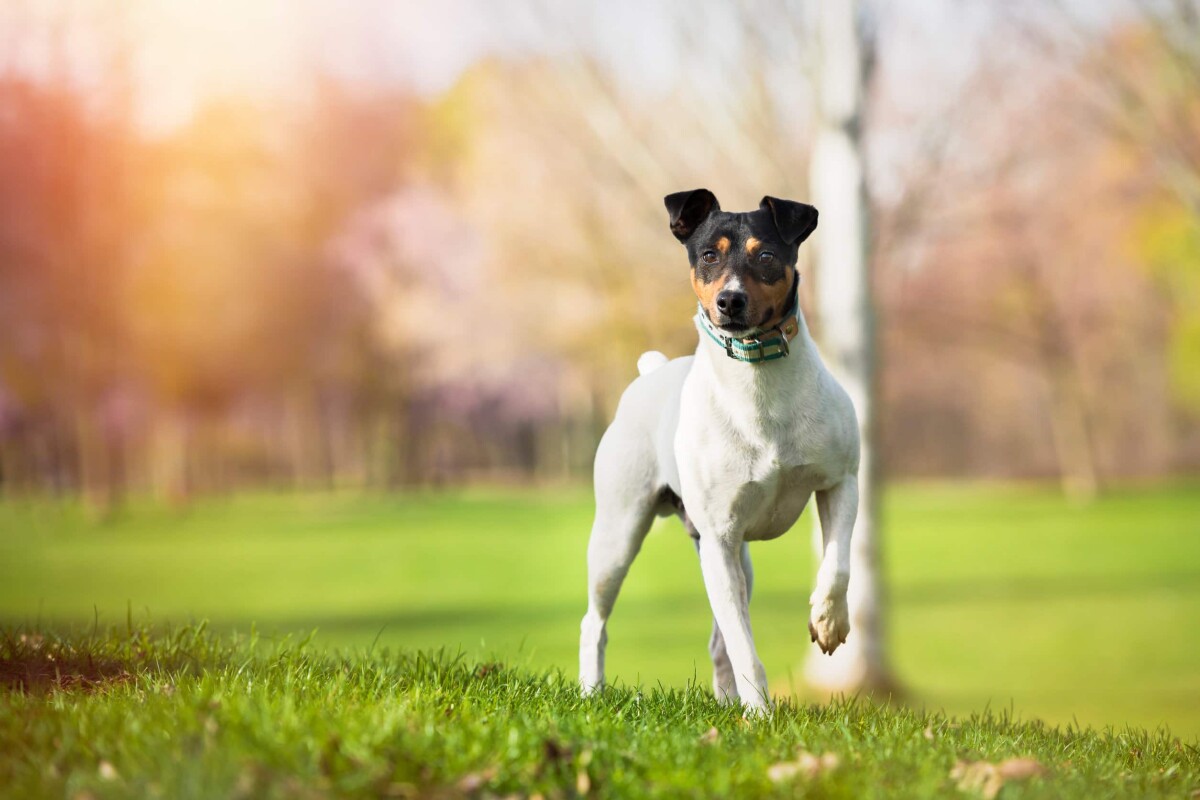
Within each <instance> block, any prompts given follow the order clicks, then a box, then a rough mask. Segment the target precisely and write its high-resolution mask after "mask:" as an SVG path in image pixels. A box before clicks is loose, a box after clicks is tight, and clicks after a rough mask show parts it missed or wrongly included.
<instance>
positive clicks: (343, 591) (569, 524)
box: [0, 483, 1200, 741]
mask: <svg viewBox="0 0 1200 800" xmlns="http://www.w3.org/2000/svg"><path fill="white" fill-rule="evenodd" d="M590 513H591V501H590V498H589V496H588V494H587V493H586V492H585V491H582V490H573V491H555V492H548V491H543V492H535V491H505V492H501V491H479V490H476V491H471V492H467V493H450V494H436V495H419V496H410V497H364V496H360V495H348V494H303V495H291V494H287V495H236V496H233V497H229V498H224V499H211V500H205V501H202V502H198V503H197V504H195V505H194V506H193V507H191V508H190V509H189V510H187V511H186V512H177V511H169V510H166V509H163V508H159V507H154V506H150V505H135V506H133V507H131V508H130V509H128V510H127V511H126V512H125V513H123V514H122V516H120V517H119V518H117V519H115V520H113V521H110V522H108V523H104V524H94V523H91V522H89V521H88V520H87V518H86V515H85V514H84V513H83V512H82V511H81V510H80V509H79V508H77V507H75V506H71V505H50V504H44V503H37V502H32V501H29V502H15V501H10V502H5V503H0V624H7V625H9V626H18V625H25V626H30V627H36V628H39V629H41V630H46V631H57V630H65V629H67V628H68V627H71V626H74V627H76V628H78V627H79V626H81V625H84V626H92V625H93V624H98V626H99V628H100V629H104V628H105V627H106V626H107V625H109V624H113V623H116V624H119V625H121V626H124V625H125V620H126V617H127V615H129V614H132V617H133V619H134V622H135V624H140V623H142V622H145V621H148V620H152V621H155V622H169V623H173V624H176V625H179V624H186V623H188V622H189V621H194V620H197V619H208V620H210V621H211V624H212V626H213V628H214V629H215V630H217V631H219V632H220V633H222V634H227V633H230V632H233V631H240V632H242V633H243V634H245V633H246V632H248V631H249V630H250V628H251V626H252V625H254V626H256V627H257V630H258V631H259V633H260V635H261V636H263V637H281V636H284V635H286V634H288V633H295V632H302V633H307V632H309V631H311V630H313V629H316V630H317V635H316V638H315V639H314V641H313V644H312V647H313V648H315V649H316V651H318V652H319V651H321V650H322V649H330V648H354V647H359V648H366V647H368V646H370V645H371V643H372V642H376V641H377V648H383V647H391V648H393V649H404V650H405V651H413V650H421V649H426V650H427V649H431V648H433V649H436V648H440V647H448V648H449V649H450V650H451V651H457V650H458V649H459V648H461V649H462V650H463V652H464V653H465V654H466V655H467V657H469V658H477V659H491V660H502V661H504V662H505V663H506V664H510V665H513V666H515V667H519V668H526V669H531V670H535V671H541V670H545V669H549V668H559V669H562V670H564V671H565V672H567V673H570V672H572V671H573V670H574V669H575V659H576V646H577V639H576V637H577V631H578V621H579V618H580V616H581V615H582V612H583V587H584V563H583V553H584V548H585V546H586V538H587V530H588V527H589V522H590ZM885 520H886V524H887V543H886V548H887V549H886V554H885V558H886V562H887V574H888V578H889V584H890V594H891V605H890V611H889V622H890V641H891V653H892V658H893V660H894V663H895V666H896V671H897V672H898V674H899V676H900V678H901V680H902V681H903V682H904V683H905V685H906V686H907V688H908V689H909V692H910V698H911V701H912V702H913V703H915V704H916V705H917V706H918V707H926V708H929V709H936V710H942V709H944V710H946V711H947V712H949V713H952V714H959V715H962V714H970V713H973V712H977V711H981V710H984V709H989V708H990V709H993V710H1004V711H1006V712H1010V713H1011V715H1012V716H1013V717H1014V718H1016V719H1018V720H1019V719H1033V718H1041V719H1045V720H1046V721H1047V722H1049V723H1052V724H1072V723H1078V724H1081V725H1098V726H1104V725H1117V726H1123V725H1126V724H1132V725H1137V726H1141V727H1145V728H1149V729H1156V728H1158V727H1159V726H1169V729H1170V731H1171V732H1172V733H1173V734H1174V735H1178V736H1180V737H1181V738H1182V739H1183V740H1184V741H1195V740H1196V739H1197V737H1198V736H1200V669H1197V668H1196V665H1197V664H1200V487H1197V485H1196V484H1194V483H1192V484H1183V485H1177V486H1168V487H1153V488H1145V489H1131V490H1127V491H1121V492H1117V493H1114V494H1112V495H1110V496H1107V497H1105V498H1103V499H1102V500H1100V501H1099V502H1097V503H1096V504H1094V505H1091V506H1088V507H1086V508H1075V507H1072V506H1070V505H1069V504H1067V503H1065V502H1064V501H1062V500H1061V499H1060V498H1059V497H1058V496H1057V495H1056V494H1055V493H1054V492H1053V491H1049V490H1042V489H1039V488H1020V487H994V486H990V487H989V486H976V487H963V486H924V487H920V486H906V487H900V488H898V489H895V490H894V491H892V492H891V493H890V494H889V496H888V498H887V501H886V504H885ZM752 553H753V555H754V558H755V561H756V571H757V587H756V593H755V598H754V601H753V604H752V613H753V616H754V623H755V633H756V639H757V641H758V643H759V645H760V650H761V655H762V656H763V660H764V663H765V664H766V666H767V670H768V674H769V676H770V677H771V680H772V688H773V690H774V691H775V692H776V693H778V694H782V695H788V694H790V693H791V692H792V691H793V690H796V691H801V690H802V681H801V680H800V676H801V665H802V659H803V658H804V657H805V655H806V653H807V652H808V643H807V638H808V637H807V634H806V628H805V623H804V620H805V616H806V613H807V608H806V598H807V594H808V589H809V586H810V581H811V579H810V576H811V573H812V566H811V556H810V552H809V536H808V520H807V519H805V520H802V521H801V523H800V524H799V525H798V527H797V530H796V531H794V532H793V533H792V534H791V535H789V536H786V537H784V538H782V539H780V540H777V541H774V542H767V543H763V544H758V545H755V546H754V547H753V548H752ZM709 625H710V616H709V612H708V608H707V602H706V599H705V596H704V590H703V586H702V584H701V581H700V577H699V569H698V566H697V564H696V560H695V554H694V552H693V551H692V548H691V544H690V542H689V541H688V540H687V539H686V537H685V536H684V535H683V533H682V531H681V529H680V527H679V525H678V523H676V522H675V521H673V520H669V521H663V522H662V523H660V525H659V526H658V527H657V528H656V529H655V531H654V532H652V533H651V536H650V538H649V539H648V541H647V543H646V546H645V548H644V550H643V554H642V555H641V557H640V558H639V560H638V561H637V563H635V565H634V567H633V570H632V572H631V574H630V577H629V579H628V581H627V584H626V589H625V591H624V592H623V594H622V596H621V599H620V601H619V602H618V604H617V609H616V614H615V616H614V618H613V620H612V622H611V624H610V630H609V633H610V638H609V642H610V645H609V674H610V675H615V676H617V677H619V678H620V679H622V680H623V681H624V682H625V683H626V684H629V685H635V684H636V685H641V686H643V687H646V688H652V687H657V686H659V685H660V684H661V685H662V686H665V687H671V688H679V687H683V686H685V685H686V684H687V683H688V682H689V681H692V680H696V681H697V682H699V683H700V684H705V683H707V681H708V676H709V667H708V664H707V654H706V652H705V643H706V641H707V637H708V629H709Z"/></svg>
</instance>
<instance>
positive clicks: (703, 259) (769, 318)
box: [663, 189, 817, 336]
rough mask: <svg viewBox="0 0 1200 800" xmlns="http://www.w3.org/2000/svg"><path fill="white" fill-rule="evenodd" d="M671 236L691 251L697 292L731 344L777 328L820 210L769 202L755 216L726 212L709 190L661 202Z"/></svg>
mask: <svg viewBox="0 0 1200 800" xmlns="http://www.w3.org/2000/svg"><path fill="white" fill-rule="evenodd" d="M663 200H664V202H665V203H666V206H667V212H668V213H669V214H670V215H671V233H673V234H675V238H676V239H678V240H679V241H680V242H682V243H683V244H684V246H685V247H687V252H688V261H689V262H691V265H692V288H693V289H694V290H695V292H696V297H698V298H700V305H701V307H703V309H704V313H705V314H707V315H708V318H709V320H710V321H711V322H712V323H713V324H714V325H716V326H717V327H718V328H721V329H722V330H724V331H725V332H727V333H729V334H731V335H734V336H743V335H751V334H753V333H756V332H758V331H761V330H765V329H767V328H772V327H774V326H776V325H778V324H779V323H780V321H781V320H782V318H783V315H784V313H785V312H786V311H787V310H788V309H789V307H790V306H791V301H792V293H793V292H794V291H795V287H796V255H797V253H798V251H799V249H800V243H801V242H803V241H804V240H805V239H807V238H808V236H809V234H811V233H812V232H813V231H814V230H815V229H816V227H817V210H816V209H815V208H813V207H812V206H809V205H805V204H804V203H796V202H793V201H791V200H779V199H776V198H774V197H764V198H763V199H762V203H761V204H760V205H759V207H758V210H757V211H747V212H741V213H730V212H727V211H722V210H721V206H720V205H719V204H718V203H717V198H716V196H715V195H713V193H712V192H710V191H709V190H708V189H693V190H691V191H689V192H676V193H675V194H669V195H667V196H666V197H665V198H664V199H663Z"/></svg>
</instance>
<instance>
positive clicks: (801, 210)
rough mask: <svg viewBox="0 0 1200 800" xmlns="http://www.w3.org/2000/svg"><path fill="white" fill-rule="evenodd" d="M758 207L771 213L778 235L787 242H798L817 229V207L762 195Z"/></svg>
mask: <svg viewBox="0 0 1200 800" xmlns="http://www.w3.org/2000/svg"><path fill="white" fill-rule="evenodd" d="M758 207H759V208H760V209H762V210H763V211H767V212H769V213H770V214H771V219H773V220H775V227H776V229H778V230H779V235H780V236H782V237H783V240H784V241H785V242H787V243H788V244H800V243H801V242H803V241H804V240H805V239H807V238H808V237H809V234H811V233H812V232H813V231H815V230H816V229H817V209H815V208H814V207H812V206H810V205H805V204H804V203H797V202H794V201H792V200H780V199H779V198H777V197H764V198H763V199H762V203H760V204H759V206H758Z"/></svg>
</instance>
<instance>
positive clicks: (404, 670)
mask: <svg viewBox="0 0 1200 800" xmlns="http://www.w3.org/2000/svg"><path fill="white" fill-rule="evenodd" d="M0 681H2V683H0V754H2V755H0V795H4V796H8V797H22V798H37V797H71V798H81V799H82V798H95V799H96V800H100V799H101V798H122V797H169V798H189V797H287V798H295V797H328V796H339V797H457V796H506V795H510V794H516V795H518V796H534V795H540V796H542V797H546V798H556V797H573V796H584V795H587V796H595V797H793V796H797V795H800V796H812V797H847V798H864V797H897V796H899V797H923V796H935V795H952V796H961V794H960V789H961V790H966V791H967V792H968V795H970V794H974V795H977V796H984V797H987V796H990V795H991V794H994V792H995V791H996V790H999V789H1001V788H1003V795H1002V796H1003V797H1005V798H1009V797H1052V798H1071V797H1080V798H1092V797H1100V796H1103V797H1139V798H1145V797H1183V796H1187V794H1188V793H1189V792H1191V791H1193V790H1194V789H1196V787H1197V786H1200V750H1198V749H1197V748H1196V747H1195V746H1193V745H1188V744H1185V743H1182V742H1180V741H1179V740H1178V739H1174V738H1172V737H1171V736H1169V735H1167V734H1165V733H1162V732H1160V733H1154V734H1151V733H1147V732H1145V731H1139V730H1123V731H1107V732H1103V733H1098V732H1095V731H1092V730H1080V729H1077V728H1069V729H1064V730H1056V729H1051V728H1048V727H1047V726H1045V725H1043V724H1041V723H1037V722H1032V723H1031V722H1017V721H1014V720H1013V719H1012V718H1010V717H1009V716H1008V715H1006V714H1003V713H1001V714H995V713H984V714H975V715H972V716H971V717H969V718H966V719H961V720H955V719H950V718H947V717H945V716H943V715H941V714H929V713H925V712H921V711H916V710H912V709H898V708H887V707H882V706H873V705H870V704H867V703H856V702H853V701H842V702H837V703H833V704H830V705H825V706H815V705H797V704H795V703H792V702H783V703H781V704H780V705H779V707H778V708H777V710H776V711H775V713H774V714H773V715H772V716H771V717H769V718H766V719H761V718H759V719H751V720H744V719H742V717H741V716H740V714H739V712H738V711H737V710H736V709H732V708H729V707H725V706H721V705H718V704H717V703H716V702H715V701H714V700H713V699H712V697H711V695H710V694H709V693H708V692H707V691H705V690H703V689H698V688H696V687H695V686H690V687H684V688H672V689H662V688H652V689H647V690H645V691H637V690H635V689H631V688H622V687H617V688H610V689H608V690H606V691H605V692H604V693H603V694H602V695H601V696H598V697H594V698H587V699H582V698H580V696H579V694H578V692H577V690H576V689H575V686H574V684H573V682H572V681H571V680H570V679H568V678H566V677H564V676H563V675H562V674H561V673H559V672H554V671H551V672H537V671H531V670H527V669H514V668H510V667H507V666H503V665H499V664H494V663H488V662H483V663H475V662H472V661H471V660H469V659H466V658H463V657H448V656H446V655H444V654H442V655H429V654H421V653H407V652H401V653H395V652H390V651H388V650H380V649H376V650H374V651H367V650H364V649H359V650H356V651H355V652H349V653H338V652H332V651H329V650H322V649H320V648H313V647H312V646H311V645H309V646H307V647H306V646H305V645H304V644H303V643H297V642H294V641H292V640H286V639H285V640H283V641H277V642H270V641H266V640H263V639H262V638H260V637H257V636H253V635H252V636H248V637H247V636H242V637H222V638H214V637H213V636H212V635H210V634H209V633H208V632H206V631H205V630H204V627H203V625H200V626H195V627H181V628H177V629H173V630H164V631H160V632H159V633H157V634H155V633H153V632H151V631H149V630H147V629H145V628H128V629H116V628H110V629H108V630H100V629H96V630H94V631H90V632H82V633H80V632H76V633H74V634H70V635H65V636H64V635H61V634H48V635H45V636H41V635H38V634H37V633H36V632H32V631H24V632H21V631H16V630H8V631H5V632H4V633H3V635H0ZM802 753H809V754H813V755H812V756H804V755H801V754H802ZM829 754H832V755H829ZM818 755H823V756H824V759H823V760H818V759H817V758H816V757H815V756H818ZM1012 757H1020V758H1023V759H1032V760H1033V761H1035V762H1036V765H1035V766H1036V771H1037V772H1039V773H1040V774H1038V775H1037V776H1035V777H1031V778H1028V779H1025V780H1010V781H1008V782H1007V783H1001V782H1000V779H999V777H997V776H998V773H997V771H996V768H995V767H994V766H993V765H995V764H996V763H997V762H1001V761H1003V760H1005V759H1009V758H1012ZM805 758H807V759H808V760H807V761H805V760H803V759H805ZM960 762H985V763H983V764H977V765H976V766H974V767H967V766H965V765H964V764H963V763H960ZM1023 763H1024V764H1025V765H1029V764H1030V763H1031V762H1029V761H1025V762H1023ZM787 764H793V765H797V766H793V767H791V768H790V769H789V768H788V767H787V766H786V765H787ZM779 765H784V766H779ZM964 773H965V777H964ZM989 781H990V783H989Z"/></svg>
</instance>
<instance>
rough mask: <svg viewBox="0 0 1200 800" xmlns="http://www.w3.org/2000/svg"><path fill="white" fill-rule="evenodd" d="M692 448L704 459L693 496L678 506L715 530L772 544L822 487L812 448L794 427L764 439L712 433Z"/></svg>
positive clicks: (819, 465)
mask: <svg viewBox="0 0 1200 800" xmlns="http://www.w3.org/2000/svg"><path fill="white" fill-rule="evenodd" d="M710 437H711V438H710ZM698 444H700V445H701V446H700V447H699V448H698V451H701V452H704V453H706V454H707V456H706V457H705V458H704V459H703V460H702V461H701V462H699V463H698V464H697V469H696V470H695V472H694V473H693V476H694V478H695V481H694V483H693V485H694V486H695V488H696V489H697V491H696V492H694V493H693V495H694V496H691V497H685V498H684V503H685V504H686V505H687V507H688V513H689V514H690V515H692V517H693V519H696V520H697V522H699V521H701V520H703V521H704V522H705V523H706V527H708V528H709V529H712V530H715V531H719V532H730V533H732V532H735V531H736V532H737V533H739V534H740V535H741V536H742V537H743V538H744V539H746V540H750V541H756V540H763V539H774V538H775V537H777V536H781V535H783V534H784V533H786V532H787V531H788V529H790V528H791V527H792V526H793V525H794V524H795V523H796V520H797V519H798V518H799V517H800V513H801V512H802V511H804V508H805V506H806V505H807V504H808V500H809V498H810V497H811V496H812V493H813V492H814V491H816V490H817V489H821V488H824V487H825V486H826V485H827V483H828V475H827V474H826V469H825V468H824V466H823V459H822V457H821V455H820V453H819V452H817V450H818V448H814V447H813V446H812V443H811V440H810V439H808V438H806V437H805V436H804V435H802V434H799V433H798V431H797V430H796V429H795V428H793V429H791V430H790V431H788V432H787V433H782V432H780V433H776V434H775V435H773V436H770V437H763V436H743V435H739V433H738V432H735V431H732V430H729V429H725V430H723V431H717V430H712V431H709V432H708V435H704V436H702V437H701V442H698Z"/></svg>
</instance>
